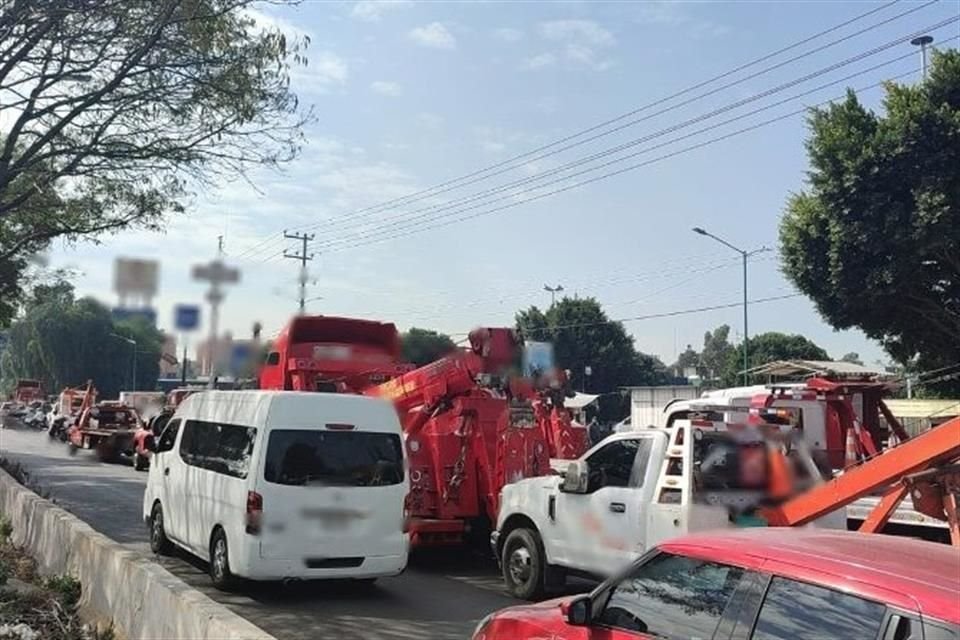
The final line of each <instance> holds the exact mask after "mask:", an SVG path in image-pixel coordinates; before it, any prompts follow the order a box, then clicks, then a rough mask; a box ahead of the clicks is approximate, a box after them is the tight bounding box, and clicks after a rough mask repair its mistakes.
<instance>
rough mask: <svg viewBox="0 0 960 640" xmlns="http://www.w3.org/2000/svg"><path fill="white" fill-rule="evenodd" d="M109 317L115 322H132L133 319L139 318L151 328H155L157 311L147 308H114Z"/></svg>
mask: <svg viewBox="0 0 960 640" xmlns="http://www.w3.org/2000/svg"><path fill="white" fill-rule="evenodd" d="M110 316H111V317H112V318H113V319H114V321H116V322H123V321H125V320H133V319H135V318H141V319H143V320H145V321H146V322H147V323H148V324H150V325H151V326H154V327H155V326H157V311H156V309H151V308H149V307H144V308H142V309H127V308H125V307H114V308H113V309H111V310H110Z"/></svg>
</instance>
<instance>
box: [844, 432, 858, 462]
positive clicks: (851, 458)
mask: <svg viewBox="0 0 960 640" xmlns="http://www.w3.org/2000/svg"><path fill="white" fill-rule="evenodd" d="M858 462H860V456H859V454H858V453H857V438H856V436H855V435H854V434H853V429H847V441H846V444H845V445H844V460H843V466H844V467H852V466H853V465H855V464H857V463H858Z"/></svg>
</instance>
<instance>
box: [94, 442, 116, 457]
mask: <svg viewBox="0 0 960 640" xmlns="http://www.w3.org/2000/svg"><path fill="white" fill-rule="evenodd" d="M96 448H97V460H99V461H100V462H113V461H114V460H115V459H116V457H117V452H116V451H115V450H114V448H113V443H111V442H110V441H108V440H104V441H102V442H100V443H98V444H97V447H96Z"/></svg>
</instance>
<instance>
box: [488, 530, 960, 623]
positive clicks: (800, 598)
mask: <svg viewBox="0 0 960 640" xmlns="http://www.w3.org/2000/svg"><path fill="white" fill-rule="evenodd" d="M958 603H960V554H957V552H956V549H955V548H951V547H949V546H947V545H942V544H936V543H932V542H924V541H920V540H913V539H909V538H900V537H895V536H886V535H871V534H862V533H856V532H847V531H827V530H822V529H784V528H753V529H732V530H724V531H721V532H715V533H709V534H697V535H691V536H685V537H682V538H677V539H675V540H672V541H669V542H666V543H663V544H661V545H660V546H659V547H657V548H656V549H653V550H652V551H651V552H650V553H647V554H646V555H644V556H643V557H642V558H640V559H639V560H637V561H636V562H635V563H633V564H632V565H630V566H629V567H627V568H626V569H625V571H623V572H622V573H620V574H619V575H617V576H614V577H613V578H611V579H609V580H607V581H606V582H604V583H603V584H601V585H600V586H599V587H597V588H596V589H595V590H594V591H593V592H591V593H590V594H588V595H582V596H574V597H567V598H560V599H557V600H550V601H547V602H542V603H540V604H535V605H522V606H518V607H510V608H507V609H504V610H502V611H499V612H496V613H494V614H491V615H490V616H488V617H487V618H486V619H484V620H483V621H481V623H480V625H479V626H478V627H477V630H476V631H475V632H474V635H473V639H474V640H512V639H513V638H534V637H536V638H552V639H554V640H562V639H569V640H588V639H590V640H598V639H603V640H628V639H629V640H636V639H637V638H668V639H671V640H673V639H679V638H715V639H716V638H724V639H727V638H730V639H733V638H738V639H742V640H755V639H756V640H760V639H763V640H795V639H798V638H833V639H835V640H871V639H873V640H908V639H911V638H912V639H920V638H923V639H924V640H958V639H960V606H958Z"/></svg>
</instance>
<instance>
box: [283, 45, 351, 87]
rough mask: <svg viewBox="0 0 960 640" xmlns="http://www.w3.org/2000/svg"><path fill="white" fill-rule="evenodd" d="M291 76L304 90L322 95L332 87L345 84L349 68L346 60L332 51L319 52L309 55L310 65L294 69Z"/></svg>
mask: <svg viewBox="0 0 960 640" xmlns="http://www.w3.org/2000/svg"><path fill="white" fill-rule="evenodd" d="M291 75H292V77H293V79H294V82H295V83H296V84H297V85H301V86H303V89H304V90H307V91H315V92H317V93H324V92H326V91H328V90H329V89H331V88H332V87H334V86H341V85H344V84H346V82H347V78H349V77H350V68H349V67H348V66H347V62H346V60H344V59H343V58H341V57H340V56H338V55H337V54H335V53H333V52H332V51H320V52H318V53H314V54H310V64H309V65H308V66H306V67H295V68H294V69H293V73H292V74H291Z"/></svg>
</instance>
